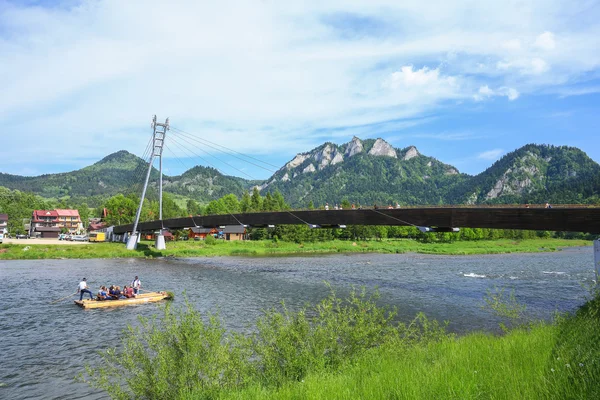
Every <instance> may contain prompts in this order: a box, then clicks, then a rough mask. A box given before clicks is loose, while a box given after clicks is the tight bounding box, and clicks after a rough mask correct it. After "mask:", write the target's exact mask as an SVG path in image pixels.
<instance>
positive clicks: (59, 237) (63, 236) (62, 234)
mask: <svg viewBox="0 0 600 400" xmlns="http://www.w3.org/2000/svg"><path fill="white" fill-rule="evenodd" d="M66 237H67V234H66V233H61V234H60V235H58V240H66V239H65V238H66Z"/></svg>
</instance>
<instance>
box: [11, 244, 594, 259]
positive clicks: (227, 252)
mask: <svg viewBox="0 0 600 400" xmlns="http://www.w3.org/2000/svg"><path fill="white" fill-rule="evenodd" d="M590 245H591V242H589V241H586V240H565V239H528V240H521V241H516V240H508V239H499V240H481V241H460V242H454V243H420V242H417V241H415V240H407V239H405V240H402V239H399V240H381V241H376V240H373V241H364V242H352V241H339V240H334V241H327V242H314V243H301V244H298V243H290V242H282V241H278V242H273V241H235V242H225V241H216V243H214V244H207V243H204V242H195V241H179V242H168V243H167V249H166V250H162V251H157V250H156V249H155V248H154V243H153V242H146V241H142V242H141V243H140V244H139V245H138V249H137V250H135V251H130V250H127V249H126V248H125V245H124V244H123V243H90V244H87V245H78V246H68V245H61V246H59V245H45V244H43V240H30V241H27V243H26V244H23V245H21V244H18V245H17V244H4V245H0V259H3V260H24V259H46V258H50V259H61V258H128V257H214V256H277V255H292V254H325V253H369V252H375V253H407V252H414V253H422V254H445V255H469V254H503V253H523V252H527V253H533V252H547V251H557V250H560V249H561V248H564V247H571V246H590Z"/></svg>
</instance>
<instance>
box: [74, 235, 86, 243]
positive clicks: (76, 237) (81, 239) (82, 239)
mask: <svg viewBox="0 0 600 400" xmlns="http://www.w3.org/2000/svg"><path fill="white" fill-rule="evenodd" d="M71 240H73V241H75V242H87V241H88V237H87V235H73V236H72V237H71Z"/></svg>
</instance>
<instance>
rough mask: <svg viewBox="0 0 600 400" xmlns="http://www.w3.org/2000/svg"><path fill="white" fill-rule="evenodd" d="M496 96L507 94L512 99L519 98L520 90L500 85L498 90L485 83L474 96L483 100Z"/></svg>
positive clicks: (477, 99) (478, 99)
mask: <svg viewBox="0 0 600 400" xmlns="http://www.w3.org/2000/svg"><path fill="white" fill-rule="evenodd" d="M494 96H506V97H507V98H508V100H510V101H512V100H516V99H517V98H519V92H518V91H517V90H516V89H514V88H509V87H506V86H503V87H500V88H498V89H496V90H492V89H490V87H489V86H488V85H484V86H481V87H480V88H479V90H478V91H477V93H476V94H475V95H474V96H473V98H474V99H475V100H476V101H482V100H485V99H489V98H490V97H494Z"/></svg>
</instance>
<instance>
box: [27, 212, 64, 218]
mask: <svg viewBox="0 0 600 400" xmlns="http://www.w3.org/2000/svg"><path fill="white" fill-rule="evenodd" d="M40 217H54V218H58V213H57V212H56V211H54V210H33V219H38V218H40Z"/></svg>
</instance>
